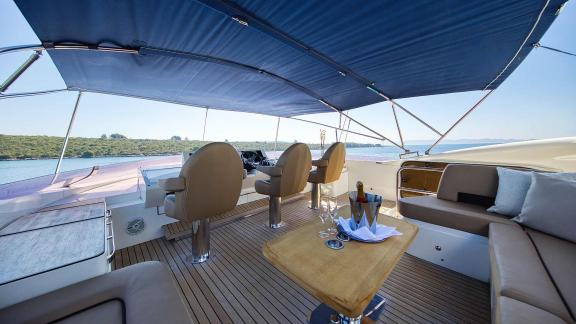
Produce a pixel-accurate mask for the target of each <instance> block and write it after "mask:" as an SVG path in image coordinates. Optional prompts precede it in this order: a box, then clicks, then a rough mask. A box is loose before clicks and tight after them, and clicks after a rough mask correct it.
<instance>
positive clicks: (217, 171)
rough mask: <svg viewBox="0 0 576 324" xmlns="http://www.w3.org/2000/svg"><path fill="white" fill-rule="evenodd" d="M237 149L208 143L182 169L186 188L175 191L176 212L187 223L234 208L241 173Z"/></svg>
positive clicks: (240, 162)
mask: <svg viewBox="0 0 576 324" xmlns="http://www.w3.org/2000/svg"><path fill="white" fill-rule="evenodd" d="M243 168H244V167H243V164H242V160H241V159H240V156H239V155H238V152H237V151H236V149H235V148H234V147H233V146H232V145H230V144H228V143H210V144H207V145H205V146H203V147H202V148H200V149H199V150H198V151H196V152H195V153H194V154H193V155H192V156H191V157H190V158H189V159H188V160H187V161H186V163H184V165H183V166H182V170H181V171H180V176H181V177H183V178H185V179H186V189H185V190H184V191H181V192H176V209H177V213H179V214H180V215H186V217H187V219H188V220H189V221H193V220H199V219H205V218H209V217H213V216H216V215H218V214H222V213H225V212H227V211H229V210H231V209H233V208H234V207H235V206H236V203H237V202H238V198H239V197H240V190H242V178H243V174H244V172H243V171H242V170H243Z"/></svg>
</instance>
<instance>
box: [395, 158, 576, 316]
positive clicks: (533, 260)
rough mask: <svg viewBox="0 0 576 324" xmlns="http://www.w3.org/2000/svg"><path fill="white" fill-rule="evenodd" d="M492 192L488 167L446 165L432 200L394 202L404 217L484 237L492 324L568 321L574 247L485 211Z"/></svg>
mask: <svg viewBox="0 0 576 324" xmlns="http://www.w3.org/2000/svg"><path fill="white" fill-rule="evenodd" d="M497 190H498V173H497V171H496V167H494V166H484V165H466V164H453V165H448V166H447V167H446V169H445V171H444V174H443V175H442V179H441V180H440V185H439V188H438V194H437V196H436V197H435V196H420V197H407V198H400V199H399V200H398V211H399V212H400V214H402V215H403V216H405V217H407V218H413V219H417V220H420V221H424V222H427V223H432V224H436V225H440V226H445V227H449V228H454V229H458V230H462V231H465V232H469V233H474V234H478V235H483V236H488V241H489V252H490V267H491V291H492V317H493V322H495V323H547V324H551V323H572V322H574V321H575V317H574V316H575V315H576V281H575V280H574V278H576V243H574V242H571V241H567V240H564V239H561V238H558V237H555V236H552V235H549V234H545V233H542V232H539V231H536V230H533V229H530V228H527V227H523V226H520V225H519V224H517V223H515V222H514V221H512V220H511V218H509V216H504V215H499V214H496V213H490V212H487V211H486V208H487V207H488V206H489V205H491V204H492V203H493V201H494V198H495V196H496V193H497Z"/></svg>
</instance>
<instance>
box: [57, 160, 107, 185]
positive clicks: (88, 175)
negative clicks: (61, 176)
mask: <svg viewBox="0 0 576 324" xmlns="http://www.w3.org/2000/svg"><path fill="white" fill-rule="evenodd" d="M98 170H100V166H98V165H95V166H93V167H92V170H90V173H88V174H87V175H86V176H84V177H82V178H81V179H78V180H76V181H74V182H70V183H64V185H62V187H65V188H69V187H70V186H71V185H73V184H76V183H78V182H80V181H82V180H85V179H87V178H89V177H91V176H93V175H94V174H96V172H97V171H98Z"/></svg>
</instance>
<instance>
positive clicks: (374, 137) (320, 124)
mask: <svg viewBox="0 0 576 324" xmlns="http://www.w3.org/2000/svg"><path fill="white" fill-rule="evenodd" d="M286 118H288V119H294V120H298V121H301V122H305V123H310V124H315V125H319V126H324V127H328V128H334V129H338V130H344V131H347V132H348V133H351V134H355V135H359V136H364V137H368V138H372V139H375V140H380V141H383V140H385V139H384V138H381V137H376V136H372V135H368V134H362V133H358V132H354V131H351V130H345V129H343V128H339V127H335V126H330V125H327V124H323V123H319V122H315V121H311V120H306V119H301V118H298V117H286Z"/></svg>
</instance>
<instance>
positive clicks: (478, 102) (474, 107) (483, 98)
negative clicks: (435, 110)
mask: <svg viewBox="0 0 576 324" xmlns="http://www.w3.org/2000/svg"><path fill="white" fill-rule="evenodd" d="M493 91H494V89H492V90H489V91H488V92H487V93H486V94H485V95H484V96H482V98H480V100H478V101H477V102H476V103H475V104H474V105H473V106H472V107H471V108H470V109H468V111H467V112H465V113H464V115H462V116H461V117H460V118H458V120H457V121H456V122H455V123H454V124H452V126H450V128H448V130H447V131H446V132H445V133H444V135H442V136H440V138H438V140H436V142H434V144H432V145H430V147H429V148H427V149H426V151H425V152H424V154H426V155H428V154H430V151H431V150H432V149H433V148H434V147H435V146H436V145H438V143H440V142H441V141H442V140H443V139H444V138H445V137H446V135H448V134H450V132H451V131H452V130H453V129H454V128H455V127H456V126H457V125H458V124H460V122H461V121H463V120H464V118H466V117H467V116H468V115H470V113H471V112H473V111H474V110H475V109H476V108H478V106H480V104H481V103H482V102H484V100H486V98H488V96H489V95H491V94H492V92H493Z"/></svg>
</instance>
